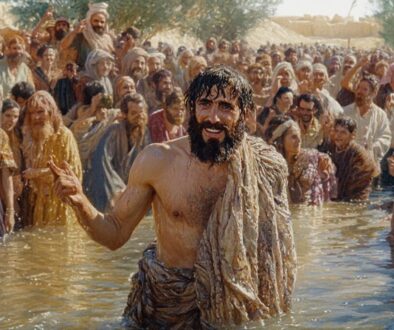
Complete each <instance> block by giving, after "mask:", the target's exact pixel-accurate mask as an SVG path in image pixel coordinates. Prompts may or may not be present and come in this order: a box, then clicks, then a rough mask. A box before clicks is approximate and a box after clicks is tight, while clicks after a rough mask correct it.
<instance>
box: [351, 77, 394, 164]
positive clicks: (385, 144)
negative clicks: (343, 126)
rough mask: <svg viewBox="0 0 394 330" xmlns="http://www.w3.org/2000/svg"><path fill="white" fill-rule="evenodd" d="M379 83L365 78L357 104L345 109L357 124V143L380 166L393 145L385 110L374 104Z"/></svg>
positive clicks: (357, 90) (359, 88)
mask: <svg viewBox="0 0 394 330" xmlns="http://www.w3.org/2000/svg"><path fill="white" fill-rule="evenodd" d="M377 88H378V83H377V81H376V79H375V78H373V77H372V76H368V75H366V76H364V77H363V78H361V80H360V81H359V83H358V85H357V87H356V90H355V102H354V103H352V104H350V105H348V106H347V107H345V108H344V114H345V115H346V116H348V117H350V118H352V119H353V120H354V121H355V122H356V124H357V132H356V137H355V142H357V143H358V144H360V145H362V146H363V147H364V148H365V149H366V150H367V151H368V152H369V153H370V154H371V156H372V158H373V159H374V160H375V162H376V164H379V163H380V161H381V160H382V158H383V157H384V155H385V154H386V152H387V151H388V150H389V148H390V145H391V131H390V123H389V120H388V118H387V115H386V113H385V112H384V110H382V109H381V108H379V107H378V106H377V105H375V104H374V103H373V99H374V98H375V96H376V93H377Z"/></svg>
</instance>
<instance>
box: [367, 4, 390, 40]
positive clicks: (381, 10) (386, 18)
mask: <svg viewBox="0 0 394 330" xmlns="http://www.w3.org/2000/svg"><path fill="white" fill-rule="evenodd" d="M371 2H372V3H374V4H375V5H376V7H377V10H376V14H375V16H376V18H377V19H378V20H379V21H380V23H381V25H382V30H381V32H380V35H381V36H382V38H383V39H384V41H385V42H386V43H387V44H388V45H390V46H392V47H394V0H372V1H371Z"/></svg>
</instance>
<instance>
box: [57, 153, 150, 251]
mask: <svg viewBox="0 0 394 330" xmlns="http://www.w3.org/2000/svg"><path fill="white" fill-rule="evenodd" d="M143 159H144V157H137V159H136V160H135V162H134V164H133V166H132V168H131V170H130V175H129V182H128V185H127V187H126V190H125V191H124V192H123V193H122V194H121V195H120V197H119V198H118V199H117V201H116V203H115V206H114V208H113V210H112V211H111V212H110V213H108V214H102V213H100V212H99V211H97V210H96V209H95V207H94V206H93V205H92V204H91V203H90V201H89V200H88V198H87V197H86V195H85V194H84V193H83V189H82V185H81V182H80V181H79V180H78V178H77V176H76V175H75V174H74V173H73V172H72V170H71V168H70V166H69V165H68V164H67V163H64V164H62V167H61V168H59V167H58V166H57V165H56V164H54V162H53V161H50V162H49V166H50V168H51V170H52V172H53V173H54V175H55V176H56V177H57V179H56V182H55V187H54V189H55V193H56V195H57V196H58V197H59V198H61V199H62V200H63V201H64V202H66V203H67V204H69V205H70V206H71V207H72V208H73V209H74V211H75V212H76V214H77V217H78V221H79V223H80V224H81V226H82V227H83V229H84V230H85V231H86V232H87V233H88V235H89V236H90V237H91V238H92V239H93V240H95V241H96V242H98V243H100V244H102V245H104V246H106V247H108V248H109V249H111V250H115V249H118V248H120V247H121V246H123V245H124V244H125V243H126V242H127V241H128V239H129V238H130V236H131V234H132V233H133V231H134V229H135V228H136V226H137V225H138V223H139V222H140V221H141V219H142V218H143V217H144V215H145V213H146V211H147V210H148V208H149V207H150V205H151V202H152V199H153V195H154V190H153V188H152V187H151V186H150V185H149V184H148V183H146V181H145V177H146V175H147V173H146V171H149V170H150V166H146V165H144V164H143V163H145V161H144V160H143ZM97 180H100V178H97Z"/></svg>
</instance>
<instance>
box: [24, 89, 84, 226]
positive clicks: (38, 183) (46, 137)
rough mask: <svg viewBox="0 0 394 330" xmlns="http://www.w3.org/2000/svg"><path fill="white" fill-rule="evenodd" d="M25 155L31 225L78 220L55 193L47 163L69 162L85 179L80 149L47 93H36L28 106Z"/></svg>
mask: <svg viewBox="0 0 394 330" xmlns="http://www.w3.org/2000/svg"><path fill="white" fill-rule="evenodd" d="M24 130H25V133H26V134H25V137H24V141H23V146H22V148H23V153H24V157H25V160H26V170H25V171H24V172H23V176H24V178H25V179H26V180H28V181H29V187H30V191H29V196H28V200H29V205H30V206H31V210H30V217H29V219H31V224H32V225H39V226H42V225H64V224H66V223H70V222H71V221H73V220H75V214H74V211H73V210H72V209H71V208H70V206H68V205H67V204H65V203H63V202H62V201H61V200H60V199H59V198H58V197H57V196H55V195H54V191H53V189H52V188H53V179H54V178H53V175H52V172H51V171H50V169H49V167H48V161H49V160H50V159H52V160H53V162H55V163H56V164H58V165H60V164H62V162H64V161H66V162H67V163H69V164H70V166H71V168H72V169H73V171H74V172H75V174H76V176H77V177H78V178H79V179H81V178H82V166H81V161H80V158H79V152H78V146H77V143H76V141H75V139H74V136H73V135H72V133H71V132H70V131H69V130H68V129H67V128H66V127H65V126H64V125H63V122H62V117H61V114H60V111H59V110H58V108H57V106H56V102H55V100H54V99H53V97H52V96H51V95H50V94H49V93H48V92H46V91H38V92H36V93H34V94H33V95H32V96H31V97H30V98H29V100H28V101H27V103H26V114H25V122H24Z"/></svg>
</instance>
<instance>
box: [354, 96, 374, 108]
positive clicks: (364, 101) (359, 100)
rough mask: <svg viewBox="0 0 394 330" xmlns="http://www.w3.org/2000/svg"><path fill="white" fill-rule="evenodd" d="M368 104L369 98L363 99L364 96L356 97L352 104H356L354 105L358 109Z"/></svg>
mask: <svg viewBox="0 0 394 330" xmlns="http://www.w3.org/2000/svg"><path fill="white" fill-rule="evenodd" d="M369 102H370V98H369V97H364V96H357V95H356V97H355V98H354V103H356V105H357V106H358V107H362V106H365V105H367V104H368V103H369Z"/></svg>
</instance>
